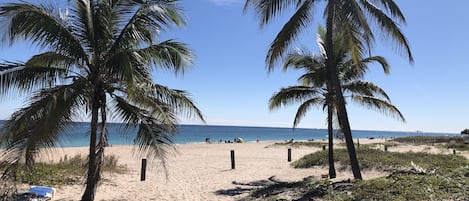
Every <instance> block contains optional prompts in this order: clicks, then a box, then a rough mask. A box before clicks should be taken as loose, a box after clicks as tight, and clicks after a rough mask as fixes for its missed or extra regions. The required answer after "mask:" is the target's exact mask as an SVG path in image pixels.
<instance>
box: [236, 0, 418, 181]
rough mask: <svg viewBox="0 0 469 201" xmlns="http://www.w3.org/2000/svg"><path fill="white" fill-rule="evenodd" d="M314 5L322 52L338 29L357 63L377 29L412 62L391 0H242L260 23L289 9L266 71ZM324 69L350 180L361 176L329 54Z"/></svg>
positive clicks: (400, 17)
mask: <svg viewBox="0 0 469 201" xmlns="http://www.w3.org/2000/svg"><path fill="white" fill-rule="evenodd" d="M319 6H321V7H323V8H324V11H323V17H324V19H325V26H326V40H325V42H324V43H325V52H326V53H327V55H334V54H333V51H334V49H335V48H334V45H335V44H334V42H333V35H334V31H333V30H334V29H335V28H339V29H341V32H343V37H345V38H346V40H347V41H348V42H347V43H346V44H347V46H349V49H350V53H351V55H350V56H351V58H352V59H353V60H354V62H355V63H357V65H358V63H359V62H360V61H361V60H362V58H363V57H364V55H365V54H366V53H369V52H370V51H371V49H372V47H373V45H374V43H375V35H376V33H379V35H381V36H383V39H384V40H385V41H388V40H390V41H391V42H393V44H394V45H396V47H397V48H395V49H396V50H398V51H399V53H400V54H402V55H403V56H405V57H407V59H408V60H409V62H411V63H412V62H413V56H412V53H411V51H410V45H409V43H408V41H407V38H406V37H405V35H404V34H403V32H402V31H401V28H400V25H401V24H405V23H406V20H405V17H404V14H403V13H402V12H401V10H400V9H399V6H398V5H397V4H396V3H395V2H394V1H393V0H327V1H319V0H290V1H283V0H246V3H245V7H244V10H245V11H246V10H247V9H248V8H249V7H252V8H254V10H255V14H256V15H257V16H258V18H259V19H260V25H261V27H263V26H265V25H266V24H269V23H271V22H272V21H273V20H275V19H276V18H277V17H278V16H279V15H282V14H285V13H289V11H292V15H291V16H290V18H289V19H288V20H287V22H286V23H285V25H284V26H283V27H282V28H281V30H280V31H279V33H278V34H277V36H276V37H275V39H274V40H273V41H272V43H271V45H270V47H269V50H268V52H267V56H266V59H265V62H266V66H267V67H268V69H269V70H272V69H273V68H274V67H275V64H276V62H278V60H279V59H280V58H282V56H284V54H285V52H286V51H287V50H288V49H289V46H290V45H291V44H292V43H293V42H294V41H295V40H296V39H297V38H298V36H299V34H300V33H301V32H303V31H304V30H307V28H308V26H310V25H311V24H312V22H313V18H314V16H315V14H316V12H315V10H314V9H315V8H316V7H319ZM327 69H328V76H329V77H330V80H331V82H332V89H333V90H334V93H335V96H336V102H337V111H338V120H339V122H340V126H341V128H342V132H343V133H344V137H345V142H346V146H347V151H348V154H349V158H350V166H351V169H352V173H353V176H354V178H355V179H362V176H361V172H360V165H359V163H358V159H357V156H356V152H355V146H354V144H353V138H352V131H351V128H350V123H349V120H348V114H347V109H346V107H345V99H344V97H343V94H342V89H341V86H340V80H339V77H338V73H339V72H338V66H337V65H336V60H335V58H334V57H330V58H328V59H327Z"/></svg>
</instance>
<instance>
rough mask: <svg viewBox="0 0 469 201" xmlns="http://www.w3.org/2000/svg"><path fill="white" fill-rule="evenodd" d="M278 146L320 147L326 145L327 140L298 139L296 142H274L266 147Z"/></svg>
mask: <svg viewBox="0 0 469 201" xmlns="http://www.w3.org/2000/svg"><path fill="white" fill-rule="evenodd" d="M278 146H286V147H322V146H327V142H320V141H298V142H276V143H274V144H271V145H268V146H267V147H266V148H268V147H278Z"/></svg>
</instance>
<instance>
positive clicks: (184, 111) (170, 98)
mask: <svg viewBox="0 0 469 201" xmlns="http://www.w3.org/2000/svg"><path fill="white" fill-rule="evenodd" d="M135 95H136V96H132V100H133V101H135V102H136V103H139V104H142V105H143V106H152V105H154V104H160V103H163V104H165V105H168V106H169V107H170V108H172V110H173V111H174V112H175V113H177V114H179V115H184V116H187V117H196V118H198V119H200V120H202V121H204V122H205V120H204V118H203V115H202V112H201V111H200V110H199V109H198V108H197V107H196V106H195V104H194V101H193V100H192V99H190V98H189V94H188V93H187V92H185V91H182V90H175V89H170V88H168V87H166V86H162V85H158V84H150V83H146V84H140V85H138V86H137V90H135Z"/></svg>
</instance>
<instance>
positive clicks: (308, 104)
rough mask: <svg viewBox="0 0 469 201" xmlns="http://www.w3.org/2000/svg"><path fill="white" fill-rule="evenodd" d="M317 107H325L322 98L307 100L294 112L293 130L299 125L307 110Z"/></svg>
mask: <svg viewBox="0 0 469 201" xmlns="http://www.w3.org/2000/svg"><path fill="white" fill-rule="evenodd" d="M318 105H325V104H324V98H322V97H315V98H312V99H309V100H307V101H305V102H303V103H302V104H301V105H300V106H299V107H298V110H297V111H296V114H295V120H294V121H293V128H295V127H296V126H298V124H299V123H300V121H301V119H303V117H304V116H305V115H306V113H307V112H308V111H309V109H310V108H311V107H313V106H318Z"/></svg>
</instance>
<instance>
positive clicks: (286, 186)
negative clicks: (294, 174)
mask: <svg viewBox="0 0 469 201" xmlns="http://www.w3.org/2000/svg"><path fill="white" fill-rule="evenodd" d="M312 180H313V177H306V178H304V179H303V181H298V182H285V181H280V180H278V179H276V178H275V176H271V177H269V178H268V179H265V180H259V181H252V182H249V183H242V182H236V181H233V182H232V183H233V184H234V185H237V186H236V187H235V188H231V189H222V190H218V191H216V192H215V194H217V195H225V196H237V195H241V194H244V193H250V195H249V197H251V198H268V197H273V196H276V195H279V194H282V193H285V192H292V191H293V192H296V191H298V190H299V189H304V188H305V187H306V186H307V183H309V182H311V181H312ZM317 195H318V193H317V192H306V193H304V194H301V195H300V196H299V197H300V198H299V199H296V200H298V201H300V200H310V198H312V197H315V196H317ZM240 200H243V199H240Z"/></svg>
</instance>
